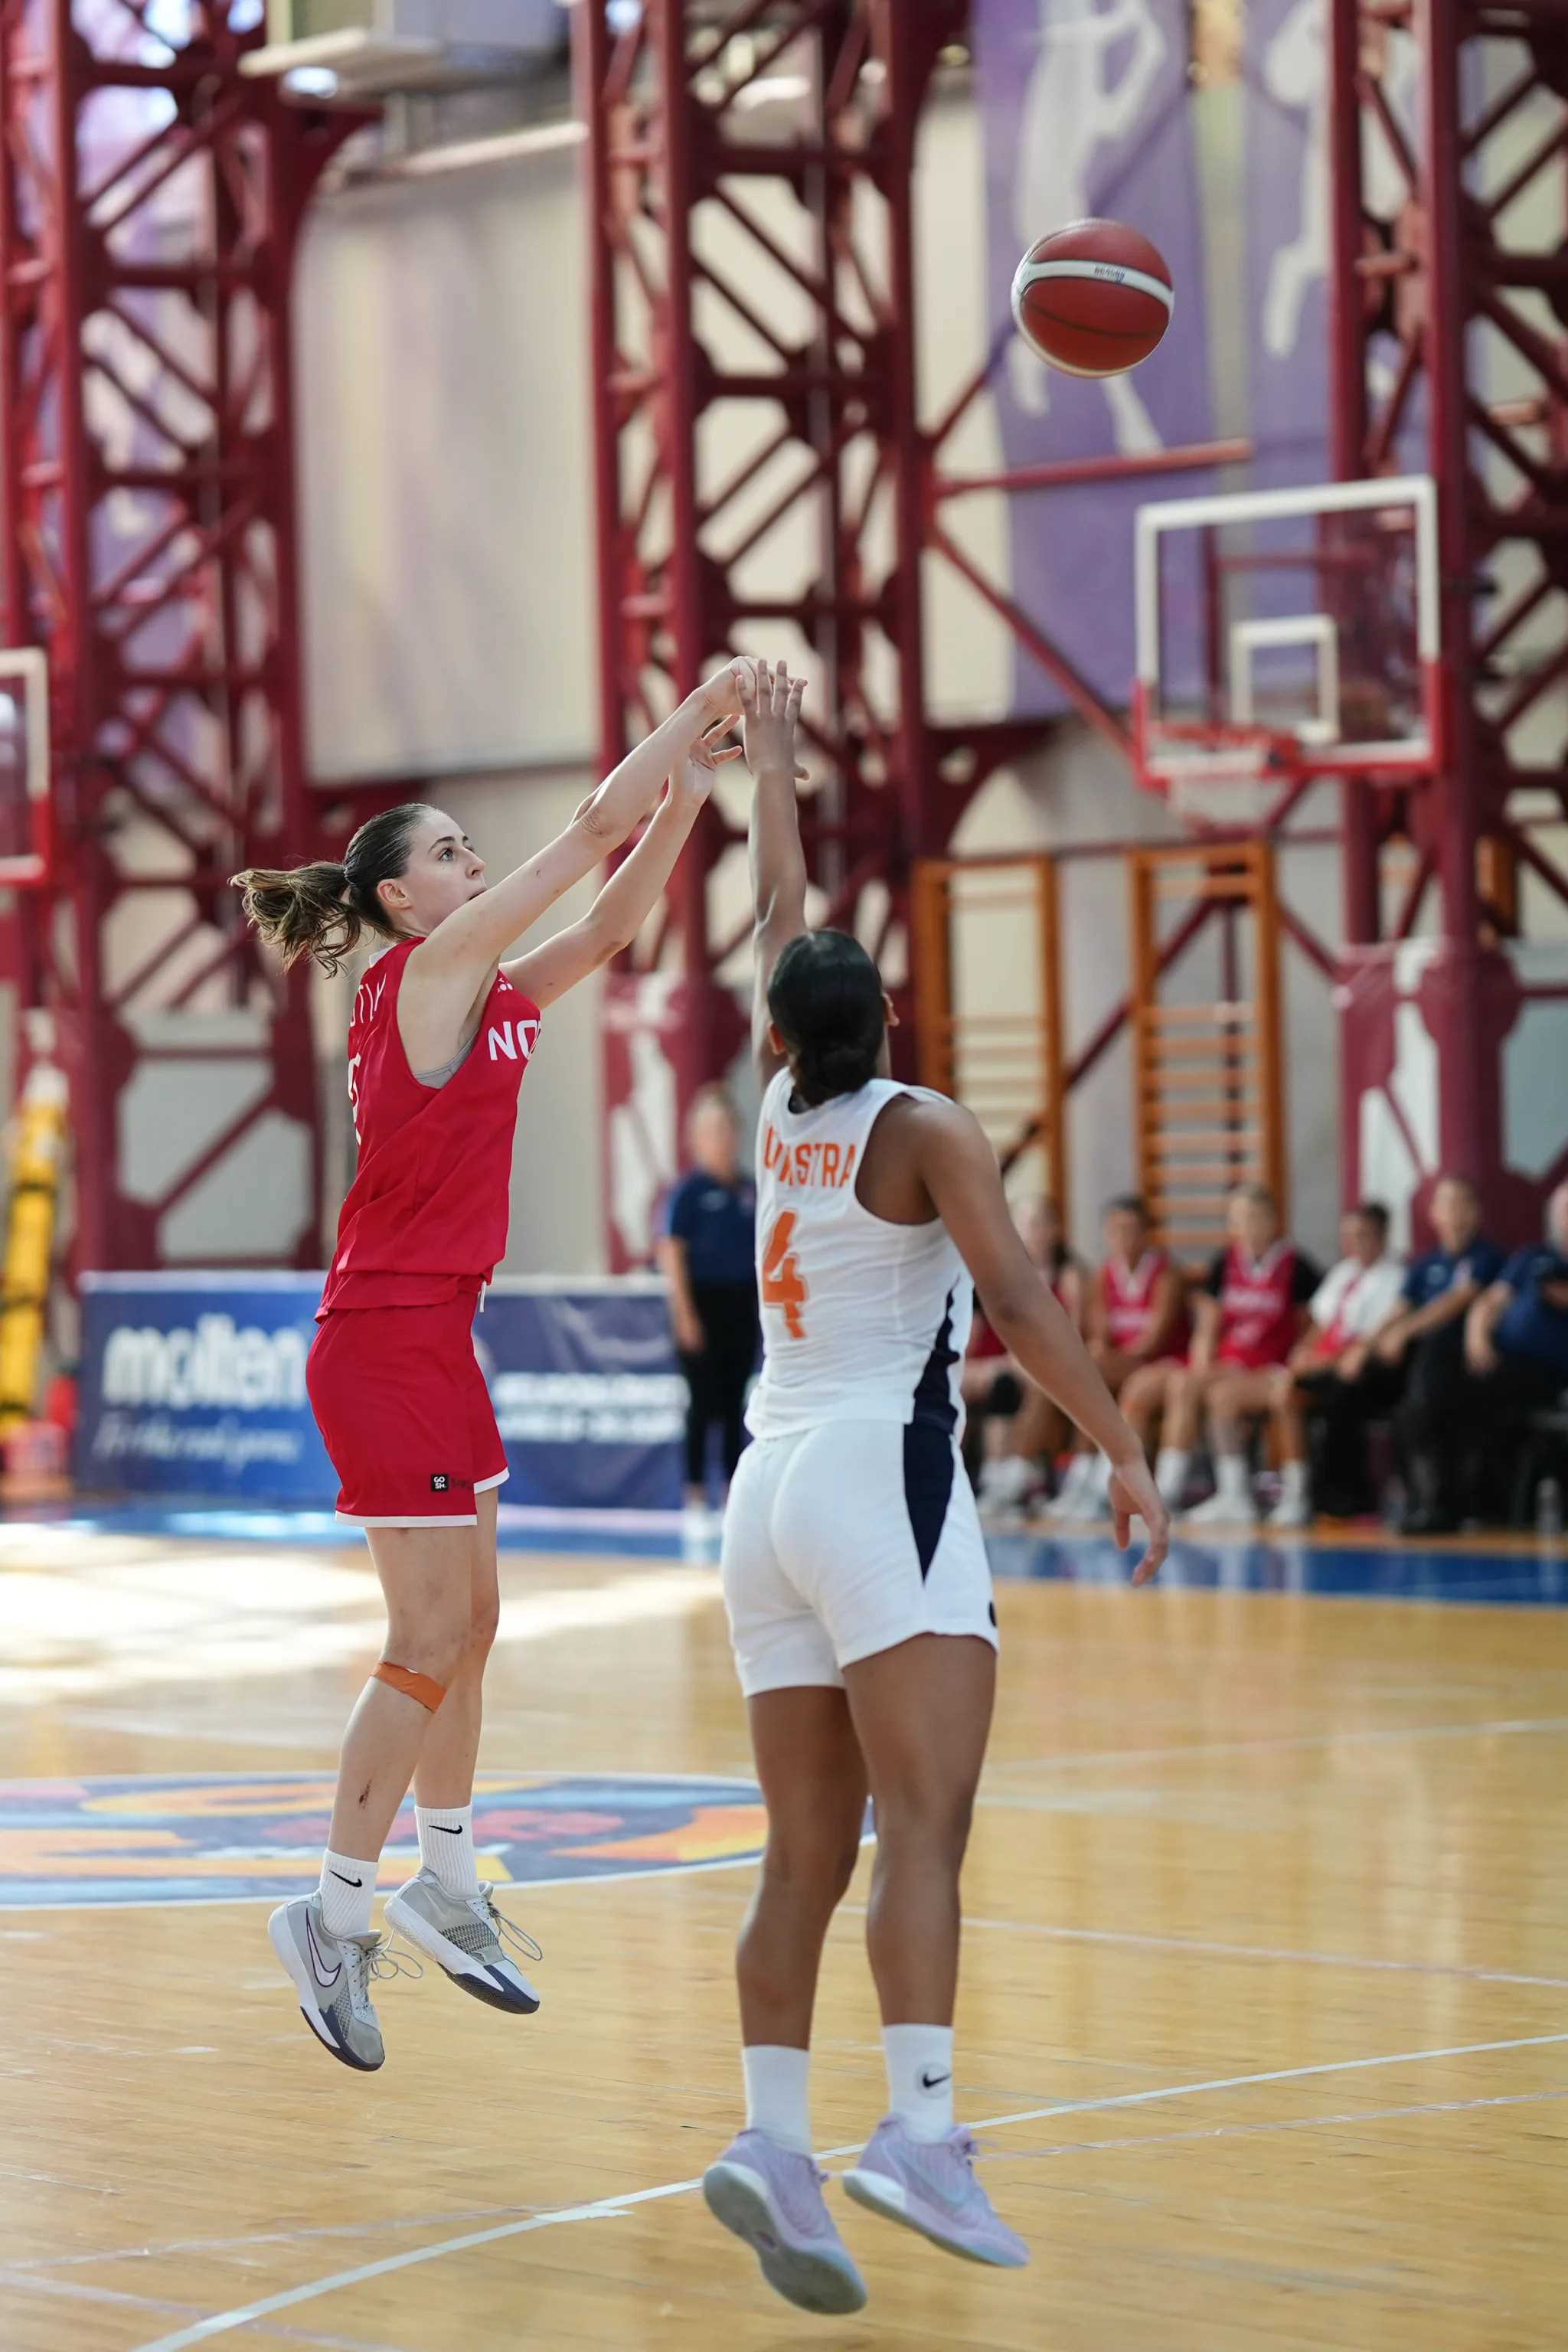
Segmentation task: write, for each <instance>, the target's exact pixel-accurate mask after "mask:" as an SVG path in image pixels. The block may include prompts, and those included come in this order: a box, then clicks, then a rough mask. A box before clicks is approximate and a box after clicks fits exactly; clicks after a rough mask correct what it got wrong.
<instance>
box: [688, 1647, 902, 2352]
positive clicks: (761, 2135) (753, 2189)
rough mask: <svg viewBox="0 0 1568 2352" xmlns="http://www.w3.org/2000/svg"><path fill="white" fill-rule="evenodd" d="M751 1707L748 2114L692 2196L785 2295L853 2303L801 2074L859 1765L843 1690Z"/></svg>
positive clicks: (745, 1970) (743, 1981) (745, 2022)
mask: <svg viewBox="0 0 1568 2352" xmlns="http://www.w3.org/2000/svg"><path fill="white" fill-rule="evenodd" d="M750 1714H751V1723H752V1749H753V1752H754V1754H755V1756H756V1759H757V1778H758V1780H759V1782H760V1783H761V1786H762V1790H763V1799H764V1801H765V1802H766V1805H767V1814H768V1843H767V1848H766V1851H765V1853H764V1854H763V1866H762V1872H761V1874H760V1876H759V1878H758V1881H757V1888H756V1893H755V1894H754V1895H753V1896H752V1905H751V1909H750V1910H749V1911H748V1913H747V1915H746V1923H745V1926H744V1927H742V1930H741V1939H740V1945H739V1948H738V1949H737V1951H736V1955H735V1975H736V1979H737V1982H738V1985H739V1988H740V1996H741V2040H742V2063H743V2065H744V2069H745V2077H746V2123H745V2128H744V2129H743V2130H742V2131H741V2132H740V2133H738V2134H737V2135H736V2137H735V2138H734V2139H733V2140H731V2143H730V2146H729V2147H727V2148H726V2149H725V2150H724V2153H723V2155H722V2156H721V2157H720V2158H718V2159H717V2160H716V2161H715V2162H714V2163H713V2164H711V2165H710V2167H709V2168H708V2171H707V2173H706V2174H705V2175H704V2178H703V2183H702V2189H703V2195H704V2196H705V2197H706V2199H707V2200H708V2204H709V2207H710V2210H711V2211H712V2213H713V2215H714V2217H715V2219H716V2220H718V2221H721V2222H722V2223H723V2225H724V2227H725V2228H726V2229H727V2230H730V2231H733V2233H734V2235H735V2236H736V2237H738V2238H741V2239H742V2240H743V2241H744V2242H745V2243H746V2244H747V2245H749V2246H750V2247H751V2248H752V2251H753V2252H755V2254H756V2256H757V2259H758V2261H759V2263H761V2264H762V2269H763V2277H764V2278H765V2279H766V2280H767V2281H768V2284H770V2285H771V2286H772V2287H773V2288H774V2289H775V2290H776V2291H777V2293H778V2294H782V2295H783V2296H784V2297H785V2299H786V2300H787V2301H788V2302H790V2303H794V2304H795V2305H799V2307H800V2308H801V2309H803V2310H805V2311H818V2312H848V2311H858V2310H859V2309H860V2308H861V2306H862V2305H864V2303H865V2300H866V2289H865V2285H864V2284H863V2282H862V2280H861V2278H860V2274H859V2273H858V2270H857V2269H856V2267H855V2264H854V2263H853V2261H852V2260H851V2258H850V2255H849V2252H848V2251H847V2248H846V2246H845V2245H844V2243H843V2241H842V2240H841V2239H840V2237H839V2235H838V2232H837V2229H836V2228H835V2227H834V2224H833V2221H832V2219H831V2217H830V2215H829V2213H828V2211H827V2208H826V2205H825V2203H824V2202H823V2197H822V2181H823V2176H822V2175H821V2174H820V2173H819V2172H818V2170H817V2168H816V2165H815V2163H814V2162H813V2160H812V2155H811V2118H810V2109H809V2105H808V2101H807V2092H806V2084H807V2074H808V2069H809V2065H810V2057H809V2045H810V2041H811V2017H812V2010H813V2007H814V2005H815V2003H816V1979H817V1973H818V1970H819V1969H820V1967H821V1962H822V1946H823V1940H824V1938H825V1937H826V1934H827V1928H828V1923H829V1921H830V1920H831V1919H832V1916H833V1914H834V1911H835V1909H836V1908H837V1906H838V1904H839V1902H840V1901H841V1900H842V1899H843V1895H844V1893H845V1890H846V1888H847V1886H848V1885H849V1881H850V1879H851V1878H852V1877H853V1875H854V1872H855V1863H856V1858H857V1856H858V1853H859V1850H860V1839H861V1834H862V1832H863V1829H864V1825H865V1819H866V1768H865V1765H864V1763H863V1761H862V1759H861V1755H860V1747H859V1742H858V1739H857V1738H856V1736H855V1731H854V1727H853V1725H852V1724H851V1722H850V1717H849V1708H848V1706H847V1702H846V1699H845V1696H844V1693H843V1692H842V1691H841V1690H837V1689H821V1688H802V1689H795V1690H778V1691H763V1692H759V1693H758V1694H757V1695H756V1696H754V1697H753V1698H752V1700H751V1702H750Z"/></svg>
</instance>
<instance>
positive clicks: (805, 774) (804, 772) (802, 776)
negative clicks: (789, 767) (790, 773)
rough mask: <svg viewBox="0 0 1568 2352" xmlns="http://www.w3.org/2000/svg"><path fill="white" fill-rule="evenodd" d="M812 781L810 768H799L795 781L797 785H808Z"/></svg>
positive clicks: (796, 771)
mask: <svg viewBox="0 0 1568 2352" xmlns="http://www.w3.org/2000/svg"><path fill="white" fill-rule="evenodd" d="M810 779H811V770H810V769H809V768H797V769H796V770H795V782H796V783H797V784H804V783H807V782H810Z"/></svg>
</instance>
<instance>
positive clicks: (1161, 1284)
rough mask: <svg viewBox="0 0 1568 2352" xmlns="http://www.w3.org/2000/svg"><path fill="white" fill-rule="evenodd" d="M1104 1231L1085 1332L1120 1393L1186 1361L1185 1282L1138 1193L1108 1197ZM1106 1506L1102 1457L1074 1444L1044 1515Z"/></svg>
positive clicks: (1057, 1516) (1102, 1510) (1062, 1516)
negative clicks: (1142, 1376) (1143, 1375)
mask: <svg viewBox="0 0 1568 2352" xmlns="http://www.w3.org/2000/svg"><path fill="white" fill-rule="evenodd" d="M1103 1231H1104V1236H1105V1263H1104V1265H1102V1266H1101V1267H1100V1272H1099V1273H1098V1275H1096V1276H1095V1278H1094V1280H1093V1282H1092V1283H1091V1284H1090V1286H1089V1317H1088V1325H1087V1328H1086V1330H1085V1334H1084V1336H1085V1338H1086V1339H1088V1341H1089V1354H1090V1355H1091V1356H1092V1357H1093V1358H1094V1360H1095V1362H1096V1364H1097V1365H1098V1366H1099V1367H1100V1376H1101V1378H1102V1379H1103V1380H1104V1381H1105V1385H1106V1387H1107V1388H1108V1389H1109V1390H1110V1393H1111V1395H1112V1396H1114V1397H1120V1396H1121V1395H1122V1392H1123V1391H1124V1390H1125V1389H1126V1387H1127V1385H1128V1383H1129V1381H1131V1380H1132V1379H1133V1378H1134V1377H1135V1376H1136V1375H1137V1374H1138V1373H1139V1372H1141V1371H1142V1370H1144V1369H1145V1367H1146V1366H1150V1365H1161V1366H1170V1365H1174V1364H1180V1363H1184V1362H1185V1360H1186V1353H1187V1343H1188V1340H1189V1339H1190V1338H1191V1325H1190V1323H1189V1320H1188V1317H1187V1286H1186V1282H1185V1280H1184V1276H1183V1274H1182V1269H1181V1267H1180V1266H1179V1265H1177V1264H1176V1262H1175V1260H1174V1258H1173V1256H1172V1255H1171V1254H1170V1252H1169V1250H1164V1249H1159V1248H1157V1247H1156V1246H1155V1245H1154V1242H1153V1238H1152V1234H1151V1231H1150V1225H1149V1212H1148V1209H1147V1208H1146V1207H1145V1205H1144V1203H1143V1202H1142V1199H1141V1198H1140V1196H1139V1195H1138V1194H1137V1193H1136V1192H1126V1193H1123V1194H1121V1197H1120V1198H1119V1199H1117V1200H1114V1201H1110V1202H1107V1204H1106V1210H1105V1217H1104V1226H1103ZM1123 1410H1125V1406H1124V1407H1123ZM1129 1418H1130V1419H1131V1415H1129ZM1109 1512H1110V1479H1109V1475H1108V1465H1107V1463H1106V1458H1105V1456H1104V1454H1100V1452H1098V1451H1097V1450H1096V1449H1095V1448H1093V1447H1089V1448H1087V1449H1083V1448H1080V1450H1079V1452H1078V1453H1076V1454H1074V1455H1073V1458H1072V1462H1071V1465H1070V1466H1069V1467H1068V1475H1067V1477H1066V1479H1065V1480H1064V1482H1063V1485H1062V1491H1061V1493H1060V1494H1059V1495H1058V1496H1057V1499H1056V1501H1055V1502H1054V1503H1053V1504H1052V1505H1051V1506H1050V1507H1049V1509H1048V1510H1047V1513H1046V1517H1047V1519H1051V1520H1054V1521H1056V1522H1058V1524H1060V1523H1065V1522H1067V1521H1070V1520H1074V1519H1099V1518H1104V1517H1107V1515H1108V1514H1109Z"/></svg>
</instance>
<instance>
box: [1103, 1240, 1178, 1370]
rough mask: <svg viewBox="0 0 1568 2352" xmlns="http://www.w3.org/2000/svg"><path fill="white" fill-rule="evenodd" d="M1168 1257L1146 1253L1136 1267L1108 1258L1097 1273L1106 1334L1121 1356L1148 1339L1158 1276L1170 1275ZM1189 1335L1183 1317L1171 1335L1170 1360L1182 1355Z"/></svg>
mask: <svg viewBox="0 0 1568 2352" xmlns="http://www.w3.org/2000/svg"><path fill="white" fill-rule="evenodd" d="M1170 1265H1171V1255H1170V1252H1169V1251H1168V1250H1162V1249H1155V1250H1145V1251H1144V1253H1143V1255H1142V1257H1141V1258H1140V1259H1139V1261H1138V1263H1137V1265H1132V1266H1129V1265H1122V1263H1121V1260H1120V1259H1119V1258H1107V1259H1106V1261H1105V1264H1104V1265H1102V1266H1101V1267H1100V1302H1101V1305H1102V1306H1103V1307H1104V1310H1105V1334H1106V1337H1107V1339H1109V1340H1110V1344H1111V1346H1112V1347H1113V1348H1118V1349H1121V1352H1122V1353H1123V1354H1126V1353H1128V1352H1129V1351H1130V1350H1131V1349H1133V1348H1141V1347H1142V1344H1143V1342H1144V1340H1145V1339H1147V1338H1148V1336H1149V1328H1150V1326H1151V1324H1152V1322H1153V1320H1154V1293H1155V1291H1156V1289H1157V1288H1158V1287H1159V1284H1160V1280H1161V1277H1162V1276H1163V1275H1165V1274H1166V1273H1168V1272H1169V1270H1170ZM1190 1337H1191V1333H1190V1331H1189V1328H1188V1325H1187V1318H1186V1317H1185V1316H1182V1317H1181V1318H1180V1319H1179V1320H1178V1322H1177V1324H1176V1326H1175V1328H1174V1329H1173V1331H1172V1332H1171V1334H1170V1338H1169V1341H1168V1344H1167V1348H1166V1353H1167V1355H1168V1356H1171V1357H1181V1356H1184V1355H1185V1354H1186V1351H1187V1341H1188V1339H1189V1338H1190Z"/></svg>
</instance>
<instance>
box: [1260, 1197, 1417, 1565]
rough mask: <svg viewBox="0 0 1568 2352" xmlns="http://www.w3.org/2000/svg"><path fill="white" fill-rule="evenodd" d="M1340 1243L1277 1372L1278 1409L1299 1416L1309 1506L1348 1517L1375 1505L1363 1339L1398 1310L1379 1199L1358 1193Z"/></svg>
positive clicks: (1398, 1288) (1400, 1272)
mask: <svg viewBox="0 0 1568 2352" xmlns="http://www.w3.org/2000/svg"><path fill="white" fill-rule="evenodd" d="M1340 1247H1341V1249H1342V1252H1343V1255H1342V1257H1341V1259H1340V1261H1339V1263H1338V1265H1333V1266H1331V1267H1330V1269H1329V1271H1328V1273H1327V1274H1326V1275H1325V1276H1323V1280H1322V1284H1321V1287H1320V1288H1319V1290H1318V1292H1317V1295H1316V1297H1314V1298H1313V1300H1312V1303H1311V1306H1310V1309H1309V1310H1308V1311H1309V1313H1310V1317H1311V1322H1310V1326H1309V1328H1308V1330H1307V1333H1306V1336H1305V1337H1304V1338H1303V1339H1301V1340H1300V1341H1299V1342H1298V1344H1297V1347H1296V1349H1295V1350H1294V1352H1293V1354H1292V1355H1291V1358H1290V1360H1289V1364H1288V1365H1287V1366H1286V1368H1285V1370H1283V1371H1282V1372H1281V1373H1280V1374H1279V1383H1280V1401H1279V1408H1278V1411H1279V1414H1280V1416H1281V1422H1282V1423H1283V1421H1284V1419H1285V1417H1287V1416H1290V1415H1294V1416H1296V1417H1297V1419H1298V1420H1300V1417H1301V1416H1302V1415H1303V1414H1304V1415H1305V1417H1306V1423H1307V1438H1308V1444H1307V1452H1308V1458H1309V1460H1310V1464H1311V1491H1312V1507H1313V1508H1314V1509H1315V1510H1319V1511H1326V1512H1327V1513H1328V1514H1329V1516H1330V1517H1332V1518H1339V1519H1349V1518H1354V1517H1356V1516H1357V1515H1358V1514H1359V1513H1361V1512H1363V1511H1370V1510H1373V1509H1374V1508H1375V1507H1376V1497H1375V1496H1374V1495H1373V1491H1372V1484H1371V1480H1370V1478H1369V1477H1368V1475H1367V1464H1366V1423H1367V1421H1368V1420H1369V1419H1370V1418H1372V1417H1373V1412H1375V1409H1376V1397H1375V1394H1374V1393H1373V1391H1375V1388H1376V1383H1375V1381H1369V1379H1368V1371H1367V1353H1366V1349H1365V1347H1364V1345H1363V1342H1364V1341H1366V1340H1367V1339H1370V1338H1371V1337H1372V1334H1373V1332H1374V1331H1377V1330H1379V1329H1381V1328H1382V1327H1383V1326H1384V1324H1385V1323H1386V1322H1387V1321H1388V1319H1389V1318H1390V1316H1392V1315H1393V1314H1394V1313H1395V1311H1396V1310H1397V1308H1398V1307H1399V1304H1400V1300H1401V1297H1402V1294H1403V1289H1404V1283H1405V1266H1404V1263H1403V1261H1402V1260H1401V1259H1399V1258H1397V1257H1395V1256H1394V1255H1392V1253H1391V1252H1390V1250H1389V1247H1388V1211H1387V1210H1386V1209H1385V1208H1384V1205H1383V1203H1382V1202H1381V1201H1363V1202H1362V1203H1361V1204H1360V1206H1359V1207H1358V1208H1354V1209H1352V1210H1350V1211H1349V1212H1348V1213H1347V1214H1346V1215H1345V1216H1344V1217H1342V1219H1341V1221H1340ZM1369 1408H1370V1410H1369ZM1291 1450H1298V1449H1295V1448H1292V1449H1291Z"/></svg>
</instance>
